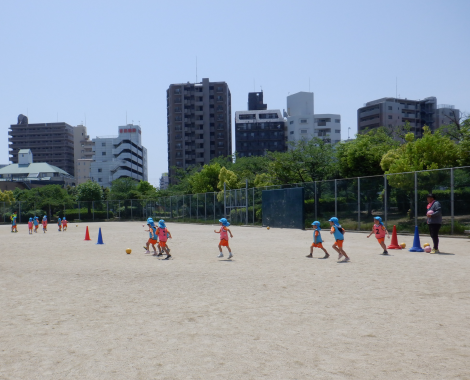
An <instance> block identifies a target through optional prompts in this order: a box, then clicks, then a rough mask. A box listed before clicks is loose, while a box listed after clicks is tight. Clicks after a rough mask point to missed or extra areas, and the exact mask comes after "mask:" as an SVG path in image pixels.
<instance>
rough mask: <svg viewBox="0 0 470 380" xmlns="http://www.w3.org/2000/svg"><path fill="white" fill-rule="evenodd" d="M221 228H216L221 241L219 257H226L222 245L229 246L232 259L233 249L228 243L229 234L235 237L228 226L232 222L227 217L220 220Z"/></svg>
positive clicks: (229, 256)
mask: <svg viewBox="0 0 470 380" xmlns="http://www.w3.org/2000/svg"><path fill="white" fill-rule="evenodd" d="M219 224H220V229H219V230H218V231H216V230H214V232H215V233H216V234H220V243H219V252H220V253H219V256H217V257H224V254H223V253H222V247H227V249H228V258H229V259H231V258H232V257H233V254H232V250H231V249H230V245H229V244H228V234H230V237H231V238H233V235H232V232H231V231H230V230H229V228H228V226H230V223H229V222H228V220H227V219H225V218H222V219H220V220H219Z"/></svg>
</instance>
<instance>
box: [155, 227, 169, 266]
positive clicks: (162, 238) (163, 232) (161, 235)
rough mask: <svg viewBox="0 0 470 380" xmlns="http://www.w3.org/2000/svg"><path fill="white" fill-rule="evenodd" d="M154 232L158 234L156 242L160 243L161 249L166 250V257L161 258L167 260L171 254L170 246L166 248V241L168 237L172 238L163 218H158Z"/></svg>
mask: <svg viewBox="0 0 470 380" xmlns="http://www.w3.org/2000/svg"><path fill="white" fill-rule="evenodd" d="M156 234H157V235H158V240H159V242H158V244H159V245H160V247H161V249H162V250H163V251H165V252H166V257H165V258H164V259H163V260H168V259H169V258H170V257H171V255H170V248H168V246H167V245H166V242H167V240H168V238H170V239H172V237H171V233H170V231H168V228H166V225H165V221H164V220H163V219H160V220H159V221H158V228H157V231H156Z"/></svg>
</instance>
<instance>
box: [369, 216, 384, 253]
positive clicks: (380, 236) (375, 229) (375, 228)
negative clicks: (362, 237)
mask: <svg viewBox="0 0 470 380" xmlns="http://www.w3.org/2000/svg"><path fill="white" fill-rule="evenodd" d="M385 233H386V234H387V237H388V238H389V239H390V234H389V233H388V231H387V229H386V228H385V226H384V224H383V223H382V218H381V217H380V216H376V217H375V218H374V224H373V225H372V232H371V233H370V234H369V235H368V236H367V238H370V235H372V234H375V237H376V238H377V241H378V242H379V244H380V246H381V247H382V248H383V250H384V252H383V253H382V255H388V251H387V246H386V245H385V243H384V241H385Z"/></svg>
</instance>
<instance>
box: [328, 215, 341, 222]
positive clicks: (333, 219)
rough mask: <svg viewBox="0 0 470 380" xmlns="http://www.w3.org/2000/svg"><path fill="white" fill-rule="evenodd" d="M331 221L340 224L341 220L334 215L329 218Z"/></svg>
mask: <svg viewBox="0 0 470 380" xmlns="http://www.w3.org/2000/svg"><path fill="white" fill-rule="evenodd" d="M328 221H329V222H333V223H334V224H339V220H338V218H337V217H336V216H333V217H332V218H330V220H328Z"/></svg>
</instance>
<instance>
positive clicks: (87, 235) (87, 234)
mask: <svg viewBox="0 0 470 380" xmlns="http://www.w3.org/2000/svg"><path fill="white" fill-rule="evenodd" d="M85 240H91V239H90V233H89V232H88V226H86V233H85Z"/></svg>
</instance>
